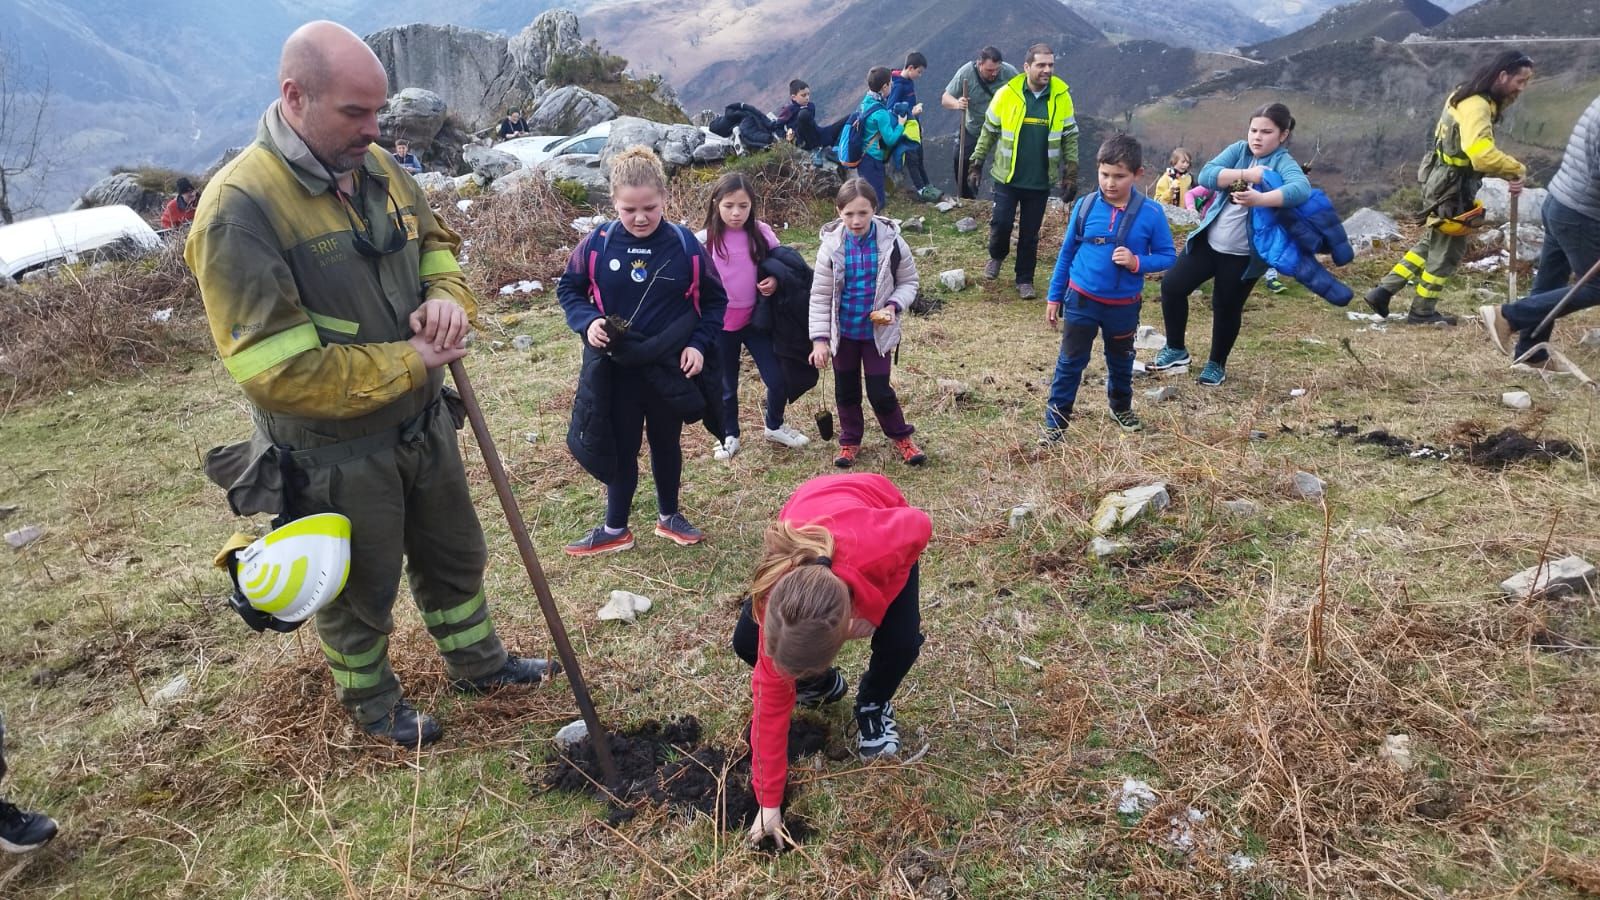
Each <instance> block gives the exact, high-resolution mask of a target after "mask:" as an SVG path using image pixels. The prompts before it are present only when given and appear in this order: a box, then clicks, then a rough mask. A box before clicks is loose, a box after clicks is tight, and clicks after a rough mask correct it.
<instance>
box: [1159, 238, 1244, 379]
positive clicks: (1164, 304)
mask: <svg viewBox="0 0 1600 900" xmlns="http://www.w3.org/2000/svg"><path fill="white" fill-rule="evenodd" d="M1249 267H1250V257H1248V256H1236V255H1234V254H1232V253H1218V252H1217V251H1215V250H1213V249H1211V241H1210V238H1209V235H1207V234H1201V235H1200V236H1199V237H1198V238H1196V239H1194V240H1191V241H1190V242H1189V246H1188V247H1187V248H1185V250H1184V252H1183V254H1182V255H1181V256H1179V257H1178V262H1177V264H1176V265H1174V266H1173V267H1172V268H1171V269H1170V270H1168V272H1167V274H1166V275H1165V276H1163V277H1162V279H1161V318H1162V321H1163V322H1164V323H1165V324H1166V327H1167V346H1169V347H1172V348H1173V349H1175V350H1185V349H1188V346H1189V345H1188V344H1187V343H1185V340H1186V335H1185V332H1186V331H1187V329H1188V327H1189V294H1190V293H1192V292H1193V291H1194V290H1195V289H1196V288H1198V287H1199V286H1200V285H1202V284H1205V283H1206V282H1207V281H1210V282H1211V361H1212V362H1214V363H1216V364H1218V365H1226V364H1227V362H1228V354H1229V353H1232V352H1233V342H1234V341H1236V340H1238V339H1239V328H1240V326H1241V325H1243V323H1244V301H1245V300H1246V299H1247V298H1248V297H1249V296H1250V292H1251V291H1252V290H1254V289H1255V286H1256V281H1257V278H1245V277H1244V273H1245V270H1246V269H1248V268H1249ZM1258 277H1259V276H1258Z"/></svg>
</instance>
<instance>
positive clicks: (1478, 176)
mask: <svg viewBox="0 0 1600 900" xmlns="http://www.w3.org/2000/svg"><path fill="white" fill-rule="evenodd" d="M1532 80H1533V60H1531V59H1529V58H1528V57H1527V55H1526V54H1523V53H1521V52H1519V51H1516V50H1508V51H1505V52H1503V53H1501V54H1499V55H1498V56H1496V57H1495V58H1494V59H1493V60H1490V62H1489V63H1488V64H1487V65H1485V66H1484V67H1483V68H1481V69H1479V70H1478V71H1477V72H1476V73H1474V75H1473V76H1472V78H1471V80H1469V81H1467V82H1466V83H1464V84H1462V85H1460V86H1458V87H1457V88H1456V89H1455V90H1454V91H1453V92H1452V93H1451V94H1450V98H1449V99H1448V100H1447V101H1445V105H1444V112H1443V113H1441V114H1440V116H1439V124H1438V125H1437V126H1435V127H1434V136H1433V148H1432V149H1430V150H1429V151H1428V153H1427V155H1426V156H1424V157H1423V160H1422V165H1421V167H1420V168H1419V169H1418V171H1417V177H1418V180H1420V181H1421V182H1422V202H1423V206H1424V209H1425V210H1426V216H1427V226H1428V228H1427V231H1425V232H1424V233H1423V235H1422V239H1421V240H1420V241H1418V242H1417V245H1416V246H1415V247H1413V248H1411V249H1410V250H1409V251H1407V252H1406V255H1405V257H1404V258H1402V259H1401V260H1400V262H1399V263H1397V264H1396V265H1395V267H1394V268H1393V269H1392V270H1391V271H1390V272H1389V274H1387V275H1385V276H1383V280H1382V281H1380V282H1378V285H1377V287H1374V288H1373V289H1372V290H1370V291H1368V292H1367V295H1366V300H1367V305H1368V306H1370V307H1372V310H1373V311H1374V312H1376V313H1378V314H1379V315H1382V316H1387V315H1388V314H1389V300H1390V299H1391V298H1392V297H1393V296H1394V295H1395V294H1396V293H1398V292H1399V291H1400V290H1402V289H1403V288H1405V286H1406V285H1407V284H1412V283H1415V284H1416V286H1417V294H1416V298H1415V299H1414V300H1412V301H1411V310H1410V312H1408V313H1407V314H1406V322H1407V323H1408V324H1411V325H1454V324H1456V317H1455V316H1453V315H1450V314H1448V313H1441V312H1439V297H1440V295H1441V294H1442V293H1443V292H1444V285H1445V281H1446V279H1448V278H1449V277H1450V276H1451V275H1452V274H1453V273H1454V272H1455V270H1456V266H1458V265H1460V264H1461V257H1462V256H1463V255H1464V254H1465V253H1466V252H1467V239H1468V237H1469V236H1470V235H1471V231H1472V228H1473V227H1475V224H1477V223H1481V221H1482V215H1483V213H1482V208H1481V205H1480V204H1478V202H1477V200H1476V197H1477V194H1478V188H1479V187H1481V186H1482V185H1483V179H1484V178H1485V177H1489V176H1492V177H1495V178H1504V179H1505V180H1506V181H1507V182H1508V183H1509V184H1510V191H1511V202H1512V203H1516V202H1517V195H1518V194H1521V193H1522V178H1523V176H1524V175H1526V174H1527V167H1526V166H1524V165H1523V164H1522V163H1520V162H1518V161H1517V160H1516V159H1514V158H1513V157H1512V156H1511V155H1510V154H1508V153H1506V152H1505V151H1503V150H1501V149H1500V148H1498V147H1496V146H1495V143H1494V126H1495V123H1497V122H1499V121H1500V117H1501V116H1502V115H1504V114H1505V111H1506V107H1508V106H1510V105H1511V104H1512V103H1514V102H1516V99H1517V97H1519V96H1521V94H1522V92H1523V91H1524V90H1525V89H1526V88H1527V87H1528V83H1529V82H1530V81H1532ZM1475 219H1476V223H1475V222H1474V220H1475Z"/></svg>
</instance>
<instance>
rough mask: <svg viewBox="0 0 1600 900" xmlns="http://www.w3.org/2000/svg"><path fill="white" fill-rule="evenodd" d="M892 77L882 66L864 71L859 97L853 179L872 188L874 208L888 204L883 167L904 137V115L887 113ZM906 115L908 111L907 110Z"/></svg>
mask: <svg viewBox="0 0 1600 900" xmlns="http://www.w3.org/2000/svg"><path fill="white" fill-rule="evenodd" d="M891 78H892V76H891V75H890V74H889V70H888V69H886V68H884V67H883V66H873V67H872V68H871V69H869V70H867V92H866V93H865V94H863V95H862V97H861V106H860V108H859V109H858V112H859V113H860V114H861V161H860V163H859V164H858V165H857V166H856V176H857V177H859V178H863V179H865V180H866V182H867V184H870V185H872V189H873V191H874V192H875V194H876V203H875V208H876V209H882V208H883V207H884V205H885V204H887V203H888V202H889V198H888V195H887V194H885V193H884V191H883V179H884V167H885V166H887V165H888V162H889V155H890V154H891V153H892V152H894V146H895V144H897V143H899V142H900V137H901V135H903V134H905V127H906V114H905V113H896V112H891V111H890V110H889V105H888V103H887V98H888V96H889V82H890V80H891ZM907 112H909V110H907Z"/></svg>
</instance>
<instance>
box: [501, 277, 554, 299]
mask: <svg viewBox="0 0 1600 900" xmlns="http://www.w3.org/2000/svg"><path fill="white" fill-rule="evenodd" d="M543 292H544V282H542V281H538V280H535V279H528V280H526V281H513V282H511V283H510V284H503V285H501V286H500V296H502V297H509V296H511V295H512V294H539V293H543Z"/></svg>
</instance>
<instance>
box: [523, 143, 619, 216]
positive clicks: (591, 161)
mask: <svg viewBox="0 0 1600 900" xmlns="http://www.w3.org/2000/svg"><path fill="white" fill-rule="evenodd" d="M538 168H539V171H540V172H543V173H544V177H546V178H548V179H550V183H551V184H554V183H556V182H558V181H574V182H577V183H578V184H581V185H583V189H584V191H585V192H587V194H588V199H589V205H591V206H596V207H598V206H602V205H604V204H605V202H606V201H607V200H608V199H609V198H610V197H611V185H610V183H609V182H607V180H606V172H605V169H603V168H601V165H600V157H598V156H583V155H572V156H558V157H556V158H555V159H552V160H549V161H547V162H543V163H540V164H539V167H538Z"/></svg>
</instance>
